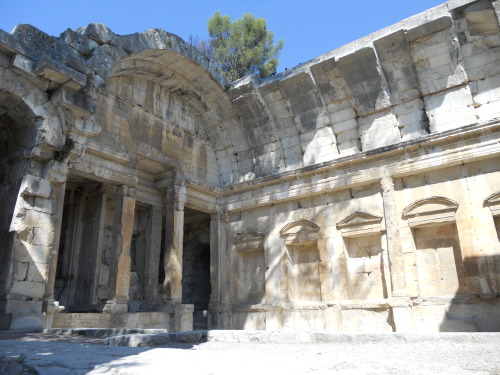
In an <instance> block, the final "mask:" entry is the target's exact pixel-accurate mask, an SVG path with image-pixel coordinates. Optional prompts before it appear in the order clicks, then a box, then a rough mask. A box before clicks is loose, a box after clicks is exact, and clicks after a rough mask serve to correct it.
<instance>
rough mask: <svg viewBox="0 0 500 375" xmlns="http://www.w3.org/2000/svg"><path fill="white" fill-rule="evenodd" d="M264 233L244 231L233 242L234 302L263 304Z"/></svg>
mask: <svg viewBox="0 0 500 375" xmlns="http://www.w3.org/2000/svg"><path fill="white" fill-rule="evenodd" d="M264 239H265V235H264V233H260V232H256V231H253V230H245V231H244V232H243V233H240V234H239V235H238V236H237V237H236V238H235V240H234V247H235V250H236V252H237V253H238V265H237V267H238V276H237V277H238V280H237V288H236V289H237V290H236V302H237V303H238V304H242V305H255V304H259V303H262V302H264V301H263V300H264V297H265V291H266V290H265V256H264Z"/></svg>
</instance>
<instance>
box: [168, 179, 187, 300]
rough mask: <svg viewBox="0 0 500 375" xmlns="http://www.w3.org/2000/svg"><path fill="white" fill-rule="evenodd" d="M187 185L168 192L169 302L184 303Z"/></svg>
mask: <svg viewBox="0 0 500 375" xmlns="http://www.w3.org/2000/svg"><path fill="white" fill-rule="evenodd" d="M185 203H186V185H185V184H184V183H182V182H180V183H177V182H176V183H174V184H173V186H171V187H169V188H168V191H167V209H166V231H165V256H164V262H165V263H164V267H165V280H164V281H163V291H162V292H163V298H164V299H165V300H166V301H168V302H173V303H179V304H180V303H182V245H183V239H184V204H185Z"/></svg>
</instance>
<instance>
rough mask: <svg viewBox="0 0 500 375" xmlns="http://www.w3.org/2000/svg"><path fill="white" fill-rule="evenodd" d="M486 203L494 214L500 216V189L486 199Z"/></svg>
mask: <svg viewBox="0 0 500 375" xmlns="http://www.w3.org/2000/svg"><path fill="white" fill-rule="evenodd" d="M484 205H485V206H488V207H489V208H490V210H491V214H492V215H493V216H500V191H498V192H496V193H493V194H491V195H490V196H489V197H488V198H486V199H485V200H484Z"/></svg>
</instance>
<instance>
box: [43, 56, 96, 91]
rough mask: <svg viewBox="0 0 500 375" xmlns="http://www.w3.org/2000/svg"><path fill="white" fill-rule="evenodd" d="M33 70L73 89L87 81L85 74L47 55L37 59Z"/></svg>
mask: <svg viewBox="0 0 500 375" xmlns="http://www.w3.org/2000/svg"><path fill="white" fill-rule="evenodd" d="M33 70H34V73H36V74H37V75H39V76H40V77H43V78H45V79H48V80H49V81H52V82H55V83H59V84H61V85H66V86H68V87H71V88H72V89H74V90H79V89H81V88H83V87H84V86H85V84H86V82H87V76H86V75H85V74H82V73H80V72H77V71H76V70H74V69H71V68H69V67H67V66H66V65H64V64H61V63H59V62H58V61H55V60H53V59H51V58H47V57H45V58H42V59H41V60H38V61H37V62H36V64H35V65H34V67H33Z"/></svg>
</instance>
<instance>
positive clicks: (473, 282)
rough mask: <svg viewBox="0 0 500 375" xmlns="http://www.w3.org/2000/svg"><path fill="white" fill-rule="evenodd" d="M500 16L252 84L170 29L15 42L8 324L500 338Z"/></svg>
mask: <svg viewBox="0 0 500 375" xmlns="http://www.w3.org/2000/svg"><path fill="white" fill-rule="evenodd" d="M499 14H500V4H499V3H498V1H491V0H478V1H475V0H452V1H450V2H448V3H445V4H443V5H441V6H438V7H436V8H433V9H431V10H429V11H427V12H424V13H422V14H419V15H416V16H414V17H411V18H409V19H407V20H404V21H401V22H400V23H397V24H395V25H393V26H390V27H388V28H386V29H384V30H381V31H378V32H376V33H374V34H371V35H368V36H366V37H364V38H362V39H360V40H358V41H355V42H353V43H351V44H349V45H346V46H343V47H341V48H339V49H337V50H334V51H331V52H329V53H327V54H325V55H322V56H320V57H317V58H315V59H312V60H310V61H308V62H306V63H304V64H301V65H299V66H297V67H295V68H294V69H291V70H287V71H286V72H283V73H280V74H277V75H275V76H273V77H269V78H266V79H261V78H258V77H255V76H247V77H244V78H242V79H240V80H238V81H235V82H231V83H229V82H225V81H224V80H223V78H222V77H220V76H219V75H218V74H217V73H216V72H215V71H214V69H213V66H212V65H211V63H210V62H209V61H208V60H207V59H206V58H204V57H203V56H201V55H200V54H199V53H198V52H197V51H196V50H195V49H194V48H193V47H192V46H190V45H188V44H186V43H185V42H183V41H182V40H181V39H180V38H178V37H177V36H175V35H172V34H169V33H167V32H164V31H162V30H158V29H150V30H147V31H144V32H141V33H136V34H132V35H116V34H115V33H113V32H112V31H111V30H109V29H108V28H107V27H106V26H104V25H101V24H90V25H87V26H86V27H82V28H78V29H77V30H71V29H68V30H67V31H65V32H64V33H63V34H61V35H60V36H59V37H57V38H56V37H51V36H49V35H46V34H44V33H43V32H42V31H40V30H38V29H36V28H34V27H32V26H29V25H19V26H17V27H16V28H15V29H14V30H13V32H12V33H10V34H9V33H6V32H4V31H1V30H0V205H1V206H2V207H3V209H2V210H0V257H1V259H2V263H1V264H2V266H1V267H2V268H1V273H0V328H23V327H24V328H40V327H42V326H45V327H50V326H57V327H65V326H67V327H75V326H76V325H79V324H80V325H85V326H89V327H97V326H105V327H118V326H124V325H125V326H130V327H143V328H157V327H161V328H166V329H169V330H171V331H179V330H187V329H192V328H193V312H194V324H195V327H197V328H200V327H205V326H206V325H208V327H209V328H220V329H221V328H226V329H229V328H235V329H236V328H237V329H267V330H289V329H304V330H314V331H325V332H337V331H373V332H390V331H404V332H411V331H438V330H441V331H457V330H458V331H470V330H480V331H498V330H500V326H499V324H498V320H495V319H492V317H493V316H496V315H498V313H499V308H500V307H499V306H500V305H499V303H500V302H499V300H498V296H499V294H500V243H499V238H500V229H499V228H500V224H499V223H500V222H499V220H500V219H499V217H500V182H499V181H500V168H499V165H500V164H499V161H500V159H499V158H500V146H499V142H498V135H499V133H500V122H499V121H498V119H499V118H500V109H499V108H500V107H499V105H498V102H499V100H500V89H499V87H500V78H499V77H500V70H499V69H500V68H499V66H500V64H499V63H498V62H499V59H500V52H499V51H500V27H499V22H498V18H499ZM207 310H208V316H207ZM60 311H62V312H60ZM59 312H60V313H59ZM148 314H150V315H148Z"/></svg>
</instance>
